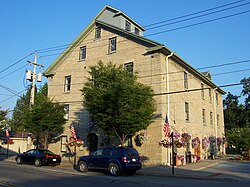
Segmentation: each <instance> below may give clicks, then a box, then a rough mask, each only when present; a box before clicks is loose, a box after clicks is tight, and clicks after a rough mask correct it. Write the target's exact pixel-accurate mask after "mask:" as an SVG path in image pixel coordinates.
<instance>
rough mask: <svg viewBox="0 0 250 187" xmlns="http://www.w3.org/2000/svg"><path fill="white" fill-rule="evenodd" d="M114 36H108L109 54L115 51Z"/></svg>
mask: <svg viewBox="0 0 250 187" xmlns="http://www.w3.org/2000/svg"><path fill="white" fill-rule="evenodd" d="M116 40H117V38H116V37H113V38H110V39H109V54H111V53H115V52H116V47H117V46H116Z"/></svg>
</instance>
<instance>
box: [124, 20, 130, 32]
mask: <svg viewBox="0 0 250 187" xmlns="http://www.w3.org/2000/svg"><path fill="white" fill-rule="evenodd" d="M125 30H126V31H128V32H130V31H131V23H130V22H129V21H128V20H126V21H125Z"/></svg>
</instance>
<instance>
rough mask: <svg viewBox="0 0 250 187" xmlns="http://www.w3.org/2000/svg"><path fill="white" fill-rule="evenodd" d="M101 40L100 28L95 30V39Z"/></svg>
mask: <svg viewBox="0 0 250 187" xmlns="http://www.w3.org/2000/svg"><path fill="white" fill-rule="evenodd" d="M100 38H101V28H100V27H97V28H96V29H95V39H100Z"/></svg>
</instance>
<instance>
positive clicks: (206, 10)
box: [143, 0, 246, 28]
mask: <svg viewBox="0 0 250 187" xmlns="http://www.w3.org/2000/svg"><path fill="white" fill-rule="evenodd" d="M243 1H246V0H240V1H235V2H232V3H228V4H224V5H220V6H217V7H213V8H209V9H205V10H201V11H198V12H194V13H191V14H186V15H183V16H178V17H175V18H171V19H167V20H164V21H160V22H156V23H151V24H148V25H144V26H143V27H145V28H147V27H150V26H154V25H158V24H162V23H166V22H169V21H174V20H177V19H181V18H186V17H189V16H193V15H196V14H200V13H204V12H208V11H211V10H215V9H219V8H223V7H226V6H230V5H233V4H237V3H240V2H243Z"/></svg>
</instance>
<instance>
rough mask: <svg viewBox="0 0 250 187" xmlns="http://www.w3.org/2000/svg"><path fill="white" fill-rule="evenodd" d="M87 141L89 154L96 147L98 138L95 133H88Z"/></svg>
mask: <svg viewBox="0 0 250 187" xmlns="http://www.w3.org/2000/svg"><path fill="white" fill-rule="evenodd" d="M87 140H88V146H89V153H92V152H93V151H95V150H96V149H97V147H98V137H97V135H96V134H95V133H90V134H89V135H88V136H87Z"/></svg>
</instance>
